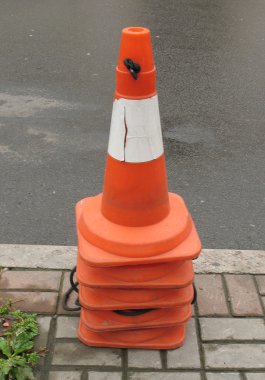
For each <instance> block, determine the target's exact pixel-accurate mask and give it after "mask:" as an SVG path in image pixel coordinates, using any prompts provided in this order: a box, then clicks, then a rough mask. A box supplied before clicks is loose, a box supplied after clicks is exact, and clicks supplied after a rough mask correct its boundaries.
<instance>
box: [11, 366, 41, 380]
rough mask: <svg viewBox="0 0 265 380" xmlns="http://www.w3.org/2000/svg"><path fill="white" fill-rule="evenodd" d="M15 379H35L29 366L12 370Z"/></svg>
mask: <svg viewBox="0 0 265 380" xmlns="http://www.w3.org/2000/svg"><path fill="white" fill-rule="evenodd" d="M12 374H14V376H15V379H16V380H35V379H36V378H35V376H34V374H33V371H32V369H31V368H30V367H23V368H22V367H19V368H14V369H13V370H12Z"/></svg>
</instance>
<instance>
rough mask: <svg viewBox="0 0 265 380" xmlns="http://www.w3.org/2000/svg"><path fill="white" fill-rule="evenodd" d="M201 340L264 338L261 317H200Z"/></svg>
mask: <svg viewBox="0 0 265 380" xmlns="http://www.w3.org/2000/svg"><path fill="white" fill-rule="evenodd" d="M200 325H201V334H202V339H203V340H229V341H231V340H265V324H264V320H263V319H262V318H243V319H242V318H200Z"/></svg>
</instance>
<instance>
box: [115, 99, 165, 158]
mask: <svg viewBox="0 0 265 380" xmlns="http://www.w3.org/2000/svg"><path fill="white" fill-rule="evenodd" d="M163 152H164V149H163V140H162V133H161V125H160V115H159V107H158V99H157V95H156V96H153V97H152V98H148V99H143V100H129V99H123V98H121V99H116V100H115V101H114V103H113V110H112V119H111V126H110V137H109V146H108V153H109V154H110V155H111V156H112V157H113V158H116V159H117V160H119V161H125V162H146V161H151V160H154V159H156V158H158V157H159V156H161V155H162V154H163Z"/></svg>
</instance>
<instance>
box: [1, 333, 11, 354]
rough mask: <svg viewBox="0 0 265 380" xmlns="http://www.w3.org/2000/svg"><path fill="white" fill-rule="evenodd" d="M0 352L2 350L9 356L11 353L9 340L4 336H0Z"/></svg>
mask: <svg viewBox="0 0 265 380" xmlns="http://www.w3.org/2000/svg"><path fill="white" fill-rule="evenodd" d="M0 352H2V353H3V354H4V355H5V356H7V357H9V356H10V355H11V352H10V348H9V345H8V342H7V340H6V339H4V338H0Z"/></svg>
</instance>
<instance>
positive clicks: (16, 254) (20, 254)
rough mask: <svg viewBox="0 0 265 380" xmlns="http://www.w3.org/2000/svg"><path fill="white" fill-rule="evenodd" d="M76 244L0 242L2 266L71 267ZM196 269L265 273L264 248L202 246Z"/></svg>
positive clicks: (74, 256) (196, 261)
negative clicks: (212, 247) (232, 248)
mask: <svg viewBox="0 0 265 380" xmlns="http://www.w3.org/2000/svg"><path fill="white" fill-rule="evenodd" d="M76 253H77V250H76V247H75V246H59V245H58V246H56V245H17V244H14V245H13V244H0V263H1V267H7V268H29V269H31V268H32V269H37V268H41V269H72V268H73V267H74V266H75V265H76ZM194 268H195V272H196V273H238V274H240V273H249V274H264V273H265V251H251V250H231V249H203V250H202V253H201V255H200V257H199V258H198V259H197V260H195V261H194Z"/></svg>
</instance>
